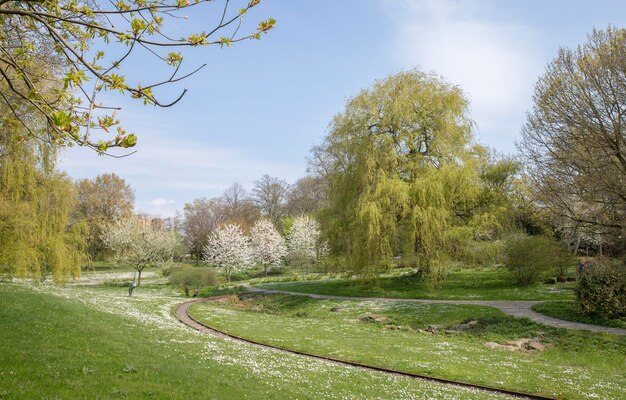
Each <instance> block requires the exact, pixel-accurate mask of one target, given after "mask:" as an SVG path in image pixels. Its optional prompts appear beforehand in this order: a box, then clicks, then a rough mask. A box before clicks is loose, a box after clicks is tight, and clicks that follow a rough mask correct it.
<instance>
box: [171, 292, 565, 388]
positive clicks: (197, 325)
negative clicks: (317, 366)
mask: <svg viewBox="0 0 626 400" xmlns="http://www.w3.org/2000/svg"><path fill="white" fill-rule="evenodd" d="M252 291H254V290H252ZM257 291H259V292H263V290H257ZM220 297H223V296H216V297H210V298H204V299H197V300H192V301H188V302H186V303H182V304H179V305H178V306H176V309H175V310H174V315H175V317H176V318H177V319H178V320H179V321H180V322H182V323H183V324H185V325H188V326H190V327H192V328H194V329H196V330H198V331H200V332H202V333H204V334H207V335H212V336H216V337H219V338H224V339H231V340H237V341H240V342H244V343H247V344H250V345H252V346H256V347H259V348H264V349H270V350H274V351H280V352H283V353H288V354H296V355H299V356H303V357H308V358H310V359H313V360H318V361H320V360H321V361H324V362H328V363H330V364H335V365H342V366H348V367H353V368H359V369H362V370H364V371H369V372H382V373H386V374H392V375H398V376H404V377H408V378H413V379H420V380H423V381H430V382H437V383H440V384H442V385H449V386H456V387H459V388H462V389H466V390H471V391H482V392H487V393H491V394H497V395H502V396H503V398H514V399H531V400H533V399H534V400H555V399H554V398H552V397H545V396H540V395H533V394H527V393H521V392H516V391H512V390H507V389H500V388H492V387H488V386H482V385H477V384H472V383H467V382H457V381H453V380H449V379H441V378H435V377H430V376H425V375H419V374H413V373H409V372H403V371H397V370H393V369H388V368H381V367H375V366H370V365H365V364H360V363H356V362H351V361H344V360H340V359H336V358H332V357H324V356H318V355H315V354H310V353H305V352H301V351H296V350H290V349H287V348H282V347H279V346H274V345H268V344H263V343H260V342H256V341H254V340H249V339H245V338H242V337H239V336H235V335H231V334H228V333H226V332H222V331H220V330H218V329H214V328H211V327H210V326H208V325H206V324H203V323H201V322H200V321H197V320H195V319H193V318H192V317H191V316H190V315H189V307H191V305H193V304H196V303H200V302H203V301H212V300H218V299H219V298H220Z"/></svg>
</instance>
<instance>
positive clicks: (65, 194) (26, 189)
mask: <svg viewBox="0 0 626 400" xmlns="http://www.w3.org/2000/svg"><path fill="white" fill-rule="evenodd" d="M1 134H2V135H1V136H0V273H1V274H2V275H4V276H5V277H7V276H8V277H19V278H32V279H37V280H39V279H43V278H44V277H46V276H48V275H51V276H52V278H53V280H54V281H55V282H62V281H64V280H66V279H68V278H72V277H77V276H78V275H79V274H80V266H81V263H83V262H84V261H85V258H86V256H85V252H84V249H85V245H86V242H85V237H86V233H87V232H86V225H85V224H84V223H72V221H71V220H70V214H71V211H72V208H73V206H74V201H75V198H76V196H75V194H74V185H73V183H72V181H71V180H70V179H69V178H68V177H67V176H65V175H64V174H60V173H58V172H56V171H55V170H54V154H53V150H52V148H51V147H50V146H49V145H46V144H44V143H41V142H38V141H35V140H24V136H22V135H20V134H19V131H18V130H16V127H15V126H12V125H10V124H3V125H2V132H1Z"/></svg>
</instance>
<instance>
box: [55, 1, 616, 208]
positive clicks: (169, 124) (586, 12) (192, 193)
mask: <svg viewBox="0 0 626 400" xmlns="http://www.w3.org/2000/svg"><path fill="white" fill-rule="evenodd" d="M218 3H220V1H219V0H217V1H216V2H215V4H213V5H211V6H210V7H209V8H202V9H199V10H194V9H190V11H189V15H188V17H189V18H188V19H186V20H182V19H179V20H175V21H174V22H173V24H172V25H170V28H171V29H172V32H174V33H176V34H179V35H178V37H180V36H186V35H187V34H189V33H190V32H194V31H195V32H197V31H202V30H207V29H209V28H210V27H211V26H212V25H211V24H213V23H214V22H215V18H216V15H218V13H219V11H220V10H221V9H220V8H219V6H220V5H219V4H218ZM231 3H235V6H234V7H233V9H238V8H241V6H242V4H243V3H244V2H240V3H241V4H239V5H237V4H236V3H237V1H232V2H231ZM269 17H272V18H275V19H276V20H277V24H276V27H275V28H274V29H273V30H272V31H271V32H270V33H269V34H267V35H264V36H263V38H262V40H260V41H247V42H243V43H238V44H235V45H233V46H232V47H224V48H220V47H219V46H209V47H208V48H193V49H188V50H189V51H183V54H184V56H185V61H184V63H183V66H184V68H186V69H187V70H189V71H190V70H193V69H194V68H195V67H198V66H200V65H202V64H206V67H204V68H203V69H202V70H201V71H200V72H198V73H197V74H195V75H193V76H191V77H190V78H188V79H186V80H184V81H182V82H179V83H177V84H175V85H171V86H169V87H167V88H166V89H164V90H162V91H161V92H157V93H156V94H157V95H161V96H162V98H163V99H169V98H175V97H177V94H178V93H179V92H180V91H181V90H183V89H188V92H187V94H186V95H185V96H184V97H183V99H182V100H181V101H180V102H179V103H177V104H176V105H175V106H174V107H171V108H155V107H152V106H147V107H146V106H143V105H142V104H141V103H139V102H137V101H136V100H132V99H126V98H121V97H114V96H113V97H111V98H110V99H111V100H112V101H115V102H116V105H119V106H120V107H122V110H121V111H120V113H119V117H120V119H121V120H122V124H123V126H124V127H125V128H126V129H127V130H128V131H130V132H135V133H136V134H137V135H138V137H139V142H138V144H137V146H136V148H135V150H136V153H134V154H132V155H130V156H128V157H125V158H112V157H107V156H98V155H97V154H95V153H94V152H93V151H91V150H88V149H84V148H76V147H75V148H71V149H68V150H64V151H63V152H62V153H61V155H60V160H59V167H60V169H61V170H64V171H66V172H67V173H68V174H69V175H70V176H71V177H73V178H75V179H82V178H94V177H95V176H97V175H99V174H102V173H110V172H114V173H116V174H118V175H119V176H121V177H122V178H124V179H125V180H126V181H127V182H128V183H129V184H130V185H131V186H132V187H133V189H134V190H135V195H136V209H137V211H141V212H145V213H149V214H152V215H160V216H163V217H168V216H173V215H174V214H175V213H176V211H177V210H181V209H182V207H183V206H184V204H185V203H187V202H190V201H192V200H193V199H194V198H198V197H203V196H204V197H215V196H219V195H220V194H221V193H222V192H223V190H224V189H226V188H227V187H229V186H230V185H231V184H232V183H234V182H239V183H241V184H243V185H244V187H247V188H251V187H252V185H253V182H254V181H255V180H257V179H259V178H260V177H261V176H262V175H264V174H269V175H271V176H276V177H279V178H281V179H285V180H286V181H287V182H290V183H293V182H295V181H296V180H297V179H298V178H299V177H301V176H303V175H305V174H306V158H307V156H308V155H309V151H310V149H311V147H312V146H313V145H315V144H318V143H320V142H321V141H322V140H323V137H324V135H325V133H326V131H327V127H328V124H329V123H330V121H331V118H332V117H333V115H335V114H337V113H339V112H341V111H342V110H343V108H344V106H345V102H346V100H347V99H348V98H350V97H352V96H354V95H356V94H358V93H359V91H360V90H363V89H366V88H368V87H369V86H371V84H372V83H373V82H374V81H375V80H376V79H383V78H385V77H387V76H389V75H390V74H394V73H397V72H400V71H404V70H410V69H413V68H418V69H420V70H422V71H425V72H433V73H436V74H438V75H440V76H442V77H443V78H444V79H445V80H447V81H448V82H450V83H453V84H456V85H459V86H460V87H461V88H462V89H463V90H464V91H465V93H466V95H467V96H468V98H469V99H470V103H471V108H470V113H471V118H472V119H473V120H474V122H475V124H476V128H475V132H474V133H475V136H476V138H477V140H478V141H479V142H480V143H481V144H483V145H485V146H488V147H490V148H493V149H494V150H496V151H498V152H500V153H505V154H515V152H516V148H515V142H516V140H518V138H519V132H520V129H521V127H522V125H523V123H524V121H525V116H526V113H527V112H528V111H529V110H531V109H532V93H533V88H534V84H535V82H536V80H537V79H538V78H539V76H541V74H542V73H543V72H544V71H545V68H546V65H547V64H548V63H549V62H550V61H551V60H552V59H553V58H554V57H555V56H556V55H557V52H558V49H559V48H560V47H570V48H572V47H575V46H577V45H578V44H580V43H583V42H584V41H585V40H586V37H587V35H588V34H589V33H591V31H592V30H593V29H594V28H597V29H604V28H606V27H607V26H608V25H609V24H612V25H615V26H617V27H626V2H624V1H620V0H614V1H603V0H595V1H575V0H567V1H560V0H559V1H557V0H552V1H545V0H544V1H536V0H527V1H523V2H521V1H495V0H472V1H470V0H466V1H464V0H341V1H337V0H297V1H296V0H273V1H272V0H264V1H261V4H260V5H258V6H257V7H255V8H253V9H252V10H250V12H249V13H248V14H246V16H245V18H246V19H245V23H244V25H243V27H242V29H243V30H245V29H248V30H249V29H250V28H251V27H253V26H254V25H256V23H257V22H258V21H260V20H263V19H266V18H269ZM106 50H107V51H108V50H109V49H106ZM115 51H116V50H115V49H114V48H112V49H111V52H115ZM133 57H134V58H131V59H130V60H129V63H128V64H127V65H126V67H127V69H126V70H125V72H127V73H128V79H127V81H128V82H133V81H134V80H138V81H140V82H141V81H142V80H143V81H157V80H159V78H163V77H165V74H166V72H167V71H165V70H163V67H162V66H160V65H155V62H154V59H153V58H151V57H149V56H148V55H147V54H141V53H137V54H135V55H133Z"/></svg>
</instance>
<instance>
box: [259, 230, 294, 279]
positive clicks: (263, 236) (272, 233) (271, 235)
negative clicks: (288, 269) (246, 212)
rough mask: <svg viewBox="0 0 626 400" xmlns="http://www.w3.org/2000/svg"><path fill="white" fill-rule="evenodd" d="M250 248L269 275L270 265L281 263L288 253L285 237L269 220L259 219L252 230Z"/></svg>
mask: <svg viewBox="0 0 626 400" xmlns="http://www.w3.org/2000/svg"><path fill="white" fill-rule="evenodd" d="M250 249H251V251H252V257H253V258H254V260H255V261H256V262H257V263H259V264H261V265H262V266H263V270H264V272H265V275H266V276H267V268H268V266H270V265H280V264H281V263H282V261H283V258H284V257H285V256H286V255H287V246H286V244H285V239H283V237H282V236H281V235H280V233H278V231H277V230H276V228H274V224H272V222H271V221H269V220H259V221H257V222H256V223H255V224H254V226H253V227H252V229H251V230H250Z"/></svg>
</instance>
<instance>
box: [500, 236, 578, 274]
mask: <svg viewBox="0 0 626 400" xmlns="http://www.w3.org/2000/svg"><path fill="white" fill-rule="evenodd" d="M505 254H506V267H507V268H508V270H509V272H510V273H511V275H512V276H513V278H514V279H515V281H516V282H517V283H518V284H521V285H530V284H533V283H537V282H539V281H541V280H543V279H544V278H546V277H547V275H548V274H549V272H552V271H554V270H555V269H557V270H562V271H564V270H565V269H567V267H569V266H572V265H574V264H575V261H574V259H573V257H572V256H571V255H570V254H569V252H568V251H567V248H565V246H563V245H562V244H560V243H558V242H556V241H554V240H553V239H551V238H549V237H546V236H525V235H515V236H512V237H511V238H509V240H508V241H507V243H506V246H505Z"/></svg>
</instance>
